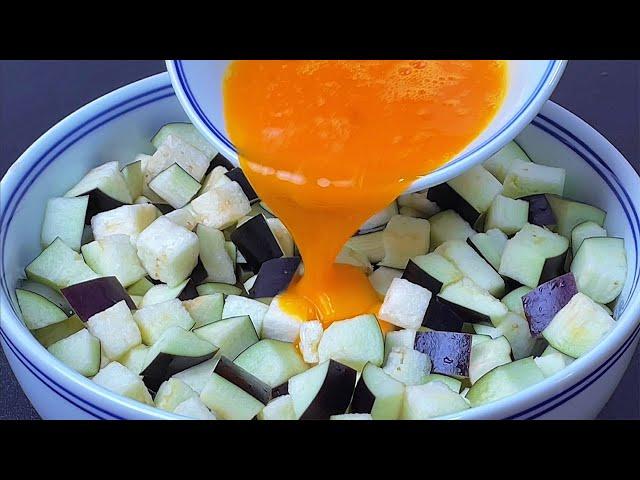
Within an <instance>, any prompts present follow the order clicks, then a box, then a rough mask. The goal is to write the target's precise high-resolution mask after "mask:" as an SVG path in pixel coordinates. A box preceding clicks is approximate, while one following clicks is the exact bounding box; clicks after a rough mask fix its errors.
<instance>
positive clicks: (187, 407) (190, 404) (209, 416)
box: [173, 397, 217, 420]
mask: <svg viewBox="0 0 640 480" xmlns="http://www.w3.org/2000/svg"><path fill="white" fill-rule="evenodd" d="M173 413H175V414H176V415H182V416H183V417H187V418H190V419H192V420H217V418H216V416H215V415H214V414H213V413H211V411H210V410H209V409H208V408H207V406H206V405H205V404H204V403H202V400H200V398H199V397H191V398H188V399H186V400H185V401H184V402H182V403H180V404H179V405H178V406H176V408H175V409H174V410H173Z"/></svg>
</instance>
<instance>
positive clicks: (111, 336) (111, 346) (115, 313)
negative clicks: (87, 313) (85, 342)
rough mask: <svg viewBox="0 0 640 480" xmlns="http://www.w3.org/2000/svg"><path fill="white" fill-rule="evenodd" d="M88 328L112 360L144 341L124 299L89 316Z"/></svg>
mask: <svg viewBox="0 0 640 480" xmlns="http://www.w3.org/2000/svg"><path fill="white" fill-rule="evenodd" d="M87 328H88V329H89V331H90V332H91V333H92V334H93V335H94V336H95V337H97V338H98V339H99V340H100V344H101V345H102V350H103V352H104V354H105V355H106V356H107V358H109V359H110V360H116V359H118V358H120V357H121V356H122V355H124V354H125V353H126V352H127V351H128V350H130V349H132V348H133V347H135V346H137V345H140V344H141V343H142V337H141V336H140V330H139V329H138V325H136V322H135V321H134V320H133V316H132V315H131V311H130V310H129V307H128V306H127V303H126V302H125V301H124V300H122V301H120V302H118V303H116V304H115V305H114V306H112V307H110V308H107V309H106V310H103V311H102V312H100V313H96V314H95V315H94V316H92V317H91V318H89V320H88V321H87Z"/></svg>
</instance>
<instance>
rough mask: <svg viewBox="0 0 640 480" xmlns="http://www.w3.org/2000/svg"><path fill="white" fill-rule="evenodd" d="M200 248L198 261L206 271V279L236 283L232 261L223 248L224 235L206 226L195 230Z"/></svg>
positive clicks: (200, 226)
mask: <svg viewBox="0 0 640 480" xmlns="http://www.w3.org/2000/svg"><path fill="white" fill-rule="evenodd" d="M196 234H197V235H198V242H199V246H200V260H201V261H202V265H203V266H204V268H205V269H206V272H207V278H208V279H209V280H211V281H213V282H221V283H228V284H231V285H233V284H234V283H236V274H235V267H234V262H233V259H232V258H231V257H230V256H229V253H228V251H227V249H226V247H225V245H226V243H225V239H224V234H223V233H222V232H221V231H220V230H216V229H215V228H212V227H207V226H206V225H202V224H200V225H198V227H197V228H196Z"/></svg>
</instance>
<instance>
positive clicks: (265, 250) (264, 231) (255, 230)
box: [231, 215, 283, 272]
mask: <svg viewBox="0 0 640 480" xmlns="http://www.w3.org/2000/svg"><path fill="white" fill-rule="evenodd" d="M231 241H232V242H233V243H234V244H235V245H236V246H237V247H238V250H240V252H241V253H242V256H243V257H244V258H245V259H246V261H247V265H248V266H249V267H250V268H251V269H252V270H253V271H254V272H258V271H259V270H260V266H261V265H262V264H263V263H264V262H266V261H267V260H271V259H274V258H280V257H282V256H283V252H282V249H281V248H280V245H279V244H278V240H277V239H276V237H275V235H274V234H273V232H272V231H271V229H270V228H269V225H268V224H267V221H266V220H265V218H264V216H263V215H256V216H255V217H253V218H251V219H250V220H248V221H246V222H245V223H243V224H242V225H240V226H239V227H238V228H236V230H235V231H234V232H233V233H232V234H231Z"/></svg>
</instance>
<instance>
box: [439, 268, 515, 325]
mask: <svg viewBox="0 0 640 480" xmlns="http://www.w3.org/2000/svg"><path fill="white" fill-rule="evenodd" d="M439 296H440V300H441V301H443V300H444V301H446V303H447V304H448V305H449V306H451V307H452V308H454V309H455V311H456V313H457V314H458V315H459V316H460V317H461V318H462V319H463V320H464V321H466V322H469V323H477V322H487V321H490V320H491V318H492V317H500V316H502V315H505V314H506V313H507V307H505V306H504V305H503V304H502V303H501V302H500V300H498V299H496V298H495V297H493V296H492V295H491V294H490V293H489V292H487V291H486V290H483V289H482V288H480V287H479V286H478V285H477V284H476V283H475V282H473V280H470V279H468V278H463V279H462V280H459V281H457V282H455V283H451V284H449V285H447V286H446V287H444V288H443V289H442V291H441V292H440V294H439Z"/></svg>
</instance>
